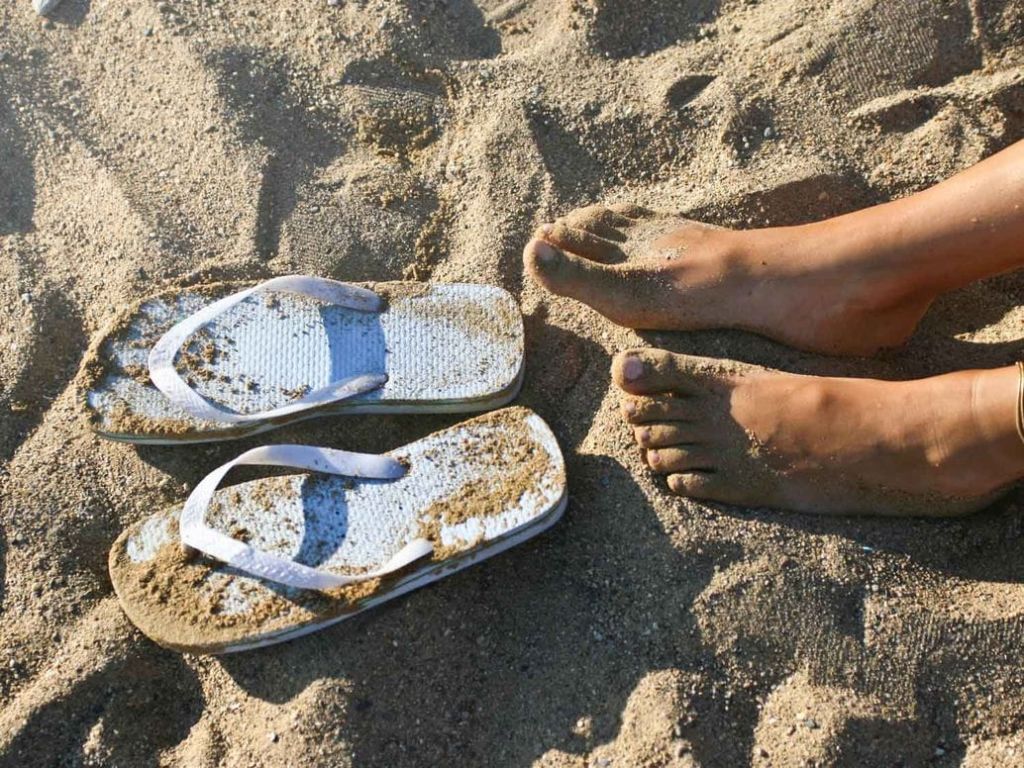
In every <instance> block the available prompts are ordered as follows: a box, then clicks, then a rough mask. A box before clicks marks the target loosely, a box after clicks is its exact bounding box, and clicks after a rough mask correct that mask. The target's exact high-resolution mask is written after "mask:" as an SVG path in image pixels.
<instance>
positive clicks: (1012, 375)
mask: <svg viewBox="0 0 1024 768" xmlns="http://www.w3.org/2000/svg"><path fill="white" fill-rule="evenodd" d="M973 374H974V377H975V378H974V382H973V384H972V388H971V408H972V412H973V418H974V420H975V422H976V423H977V424H978V429H979V431H980V433H981V434H982V436H983V438H984V440H985V442H986V444H987V445H988V446H989V449H990V454H991V455H990V457H989V458H990V461H991V462H992V466H993V468H994V469H996V471H998V472H1000V473H1001V474H1002V475H1004V476H1005V477H1006V480H1005V482H1012V481H1013V480H1017V479H1020V478H1024V441H1022V440H1021V436H1020V434H1019V433H1018V430H1017V409H1018V407H1019V405H1020V372H1019V370H1018V368H1017V367H1016V366H1007V367H1006V368H996V369H992V370H984V371H974V372H973Z"/></svg>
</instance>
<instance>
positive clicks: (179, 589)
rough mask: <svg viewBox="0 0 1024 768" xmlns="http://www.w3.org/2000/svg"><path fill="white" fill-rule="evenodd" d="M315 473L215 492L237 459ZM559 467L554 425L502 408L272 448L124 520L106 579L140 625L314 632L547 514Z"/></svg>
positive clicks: (183, 636) (207, 632)
mask: <svg viewBox="0 0 1024 768" xmlns="http://www.w3.org/2000/svg"><path fill="white" fill-rule="evenodd" d="M245 464H250V465H252V464H255V465H263V466H275V467H290V468H294V469H301V470H308V471H310V472H312V473H314V474H294V475H286V476H277V477H272V478H266V479H259V480H253V481H249V482H244V483H240V484H238V485H234V486H231V487H229V488H225V489H223V490H216V489H217V486H218V485H219V483H220V482H221V481H222V480H223V478H224V476H225V475H226V474H227V473H228V472H229V471H230V470H231V468H233V467H235V466H240V465H245ZM566 501H567V496H566V484H565V463H564V461H563V459H562V454H561V452H560V451H559V448H558V443H557V442H556V440H555V436H554V435H553V434H552V433H551V430H550V429H549V428H548V426H547V424H545V423H544V421H543V420H542V419H541V418H540V417H539V416H537V415H536V414H534V413H533V412H531V411H529V410H527V409H525V408H518V407H515V408H506V409H504V410H501V411H495V412H493V413H489V414H486V415H483V416H478V417H476V418H474V419H472V420H470V421H466V422H464V423H462V424H458V425H456V426H454V427H450V428H448V429H445V430H442V431H440V432H435V433H434V434H432V435H429V436H427V437H424V438H423V439H421V440H417V441H416V442H414V443H410V444H409V445H406V446H404V447H403V448H398V449H397V450H394V451H391V452H390V453H387V454H383V455H380V456H374V455H369V454H356V453H347V452H345V451H335V450H330V449H327V448H314V447H310V446H297V445H271V446H264V447H261V448H255V449H253V450H251V451H247V452H245V453H243V454H242V455H241V456H239V457H238V458H236V459H235V460H234V461H231V462H228V463H227V464H224V465H223V466H221V467H220V468H218V469H217V470H215V471H214V472H212V473H211V474H209V475H208V476H207V477H206V478H205V479H204V480H203V481H202V482H201V483H199V485H197V486H196V488H195V490H194V491H193V492H192V494H191V495H190V496H189V498H188V500H187V501H186V502H185V504H184V506H182V507H178V508H174V509H169V510H165V511H163V512H159V513H157V514H154V515H152V516H151V517H149V518H147V519H146V520H144V521H142V522H140V523H137V524H135V525H133V526H131V527H130V528H128V529H127V530H126V531H125V532H124V533H122V534H121V536H120V537H119V538H118V539H117V541H116V542H114V545H113V547H112V548H111V550H110V577H111V580H112V582H113V584H114V589H115V591H116V592H117V595H118V598H119V599H120V601H121V605H122V607H123V608H124V610H125V613H127V614H128V617H129V618H130V619H131V620H132V621H133V622H134V623H135V625H136V626H138V627H139V629H141V630H142V631H143V632H144V633H145V634H146V635H148V636H149V637H150V638H152V639H153V640H154V641H156V642H157V643H159V644H160V645H163V646H165V647H168V648H172V649H175V650H178V651H182V652H188V653H228V652H233V651H242V650H246V649H249V648H258V647H261V646H265V645H271V644H273V643H279V642H282V641H284V640H290V639H292V638H295V637H299V636H300V635H305V634H307V633H310V632H315V631H316V630H319V629H323V628H324V627H326V626H329V625H331V624H334V623H336V622H339V621H342V620H343V619H346V618H348V617H349V616H352V615H354V614H356V613H359V612H360V611H364V610H366V609H367V608H371V607H373V606H375V605H379V604H380V603H383V602H385V601H387V600H390V599H392V598H394V597H397V596H398V595H401V594H404V593H405V592H408V591H410V590H413V589H416V588H417V587H421V586H424V585H426V584H429V583H431V582H433V581H437V580H438V579H440V578H443V577H444V576H447V575H448V574H451V573H454V572H456V571H458V570H461V569H463V568H465V567H467V566H469V565H472V564H473V563H477V562H480V561H481V560H483V559H485V558H487V557H490V556H491V555H494V554H497V553H498V552H501V551H502V550H505V549H508V548H509V547H512V546H514V545H516V544H518V543H520V542H522V541H525V540H526V539H528V538H530V537H532V536H535V535H537V534H538V533H540V532H541V531H543V530H545V529H546V528H548V527H550V526H551V525H552V524H554V523H555V522H556V521H557V520H558V518H559V517H561V514H562V512H563V510H564V509H565V505H566Z"/></svg>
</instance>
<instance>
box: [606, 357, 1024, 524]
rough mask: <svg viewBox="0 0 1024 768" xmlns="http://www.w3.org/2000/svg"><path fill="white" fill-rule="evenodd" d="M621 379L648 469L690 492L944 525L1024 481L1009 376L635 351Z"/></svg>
mask: <svg viewBox="0 0 1024 768" xmlns="http://www.w3.org/2000/svg"><path fill="white" fill-rule="evenodd" d="M612 372H613V376H614V379H615V382H616V383H617V384H618V386H619V387H620V388H621V389H623V390H624V391H625V392H626V397H625V398H624V400H623V414H624V417H625V419H626V421H627V422H628V423H629V424H630V425H631V426H632V428H633V431H634V436H635V439H636V441H637V443H638V444H639V445H640V446H641V448H642V449H643V451H644V456H645V460H646V462H647V463H648V465H649V466H650V467H651V468H652V469H653V470H654V471H655V472H657V473H659V474H663V475H666V476H667V480H668V487H669V489H670V490H671V491H672V492H674V493H677V494H681V495H684V496H693V497H697V498H702V499H709V500H714V501H722V502H729V503H735V504H741V505H746V506H770V507H777V508H783V509H794V510H800V511H805V512H823V513H864V514H893V515H900V514H913V515H948V514H956V513H962V512H968V511H972V510H975V509H979V508H981V507H983V506H985V505H986V504H987V503H989V502H990V501H992V499H993V498H994V497H995V496H996V495H997V494H998V493H999V492H1000V491H1001V490H1002V489H1005V488H1006V487H1007V486H1008V485H1010V484H1012V483H1013V482H1014V481H1016V480H1019V479H1021V478H1024V441H1021V439H1020V437H1019V436H1018V434H1017V426H1016V408H1017V403H1018V384H1019V374H1018V371H1017V368H1016V367H1013V366H1011V367H1008V368H1000V369H995V370H986V371H963V372H959V373H953V374H948V375H945V376H936V377H934V378H930V379H921V380H918V381H905V382H889V381H874V380H868V379H837V378H819V377H812V376H797V375H793V374H788V373H780V372H778V371H770V370H766V369H763V368H758V367H755V366H749V365H745V364H742V363H728V362H723V361H718V360H711V359H706V358H697V357H690V356H686V355H673V354H671V353H668V352H662V351H658V350H635V351H632V352H627V353H624V354H622V355H619V356H618V357H617V358H616V359H615V362H614V364H613V371H612Z"/></svg>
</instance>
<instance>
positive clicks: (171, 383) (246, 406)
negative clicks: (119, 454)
mask: <svg viewBox="0 0 1024 768" xmlns="http://www.w3.org/2000/svg"><path fill="white" fill-rule="evenodd" d="M239 287H240V286H239V285H238V284H226V283H220V284H214V285H206V286H198V287H192V288H187V289H184V290H177V291H168V292H164V293H161V294H159V295H156V296H153V297H150V298H148V299H146V300H144V301H142V302H140V303H139V304H138V305H137V306H135V307H134V308H132V309H130V310H129V311H128V312H126V313H124V314H123V315H122V316H121V317H120V318H118V319H117V320H116V321H115V322H114V323H113V324H112V325H111V327H110V328H108V329H107V331H106V332H105V333H104V334H102V335H101V336H100V338H99V339H97V341H96V342H94V344H93V346H92V348H91V349H90V351H89V353H88V354H87V356H86V362H85V363H84V365H83V372H82V376H81V389H82V390H83V394H84V399H85V403H86V408H87V410H88V412H89V416H90V420H91V422H92V425H93V428H94V429H95V430H96V431H97V432H98V433H99V434H100V435H102V436H103V437H107V438H110V439H112V440H125V441H129V442H135V443H161V444H175V443H188V442H206V441H212V440H230V439H234V438H238V437H244V436H247V435H252V434H256V433H259V432H264V431H266V430H268V429H274V428H276V427H280V426H284V425H285V424H290V423H293V422H295V421H299V420H302V419H308V418H314V417H318V416H325V415H330V414H341V413H460V412H471V411H484V410H489V409H492V408H496V407H499V406H502V405H505V404H506V403H508V402H509V401H510V400H512V399H513V398H514V397H515V396H516V394H517V393H518V392H519V388H520V386H521V384H522V375H523V350H524V344H523V320H522V315H521V314H520V312H519V307H518V306H517V304H516V302H515V299H513V298H512V296H511V295H509V293H508V292H507V291H504V290H502V289H501V288H498V287H495V286H490V285H470V284H427V283H377V284H376V285H374V286H373V289H372V290H371V289H370V288H369V287H365V286H357V285H353V284H349V283H339V282H337V281H334V280H325V279H321V278H315V277H306V276H299V275H290V276H286V277H278V278H274V279H272V280H268V281H266V282H264V283H260V284H258V285H254V286H251V287H247V288H245V289H244V290H239Z"/></svg>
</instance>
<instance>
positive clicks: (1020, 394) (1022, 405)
mask: <svg viewBox="0 0 1024 768" xmlns="http://www.w3.org/2000/svg"><path fill="white" fill-rule="evenodd" d="M1017 372H1018V373H1019V374H1020V384H1018V385H1017V434H1018V435H1019V436H1020V439H1021V442H1022V443H1024V361H1018V363H1017Z"/></svg>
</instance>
